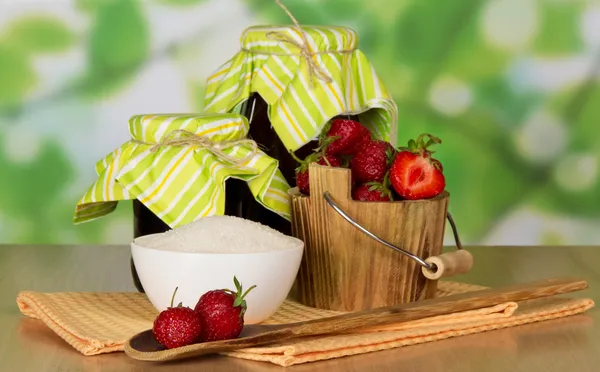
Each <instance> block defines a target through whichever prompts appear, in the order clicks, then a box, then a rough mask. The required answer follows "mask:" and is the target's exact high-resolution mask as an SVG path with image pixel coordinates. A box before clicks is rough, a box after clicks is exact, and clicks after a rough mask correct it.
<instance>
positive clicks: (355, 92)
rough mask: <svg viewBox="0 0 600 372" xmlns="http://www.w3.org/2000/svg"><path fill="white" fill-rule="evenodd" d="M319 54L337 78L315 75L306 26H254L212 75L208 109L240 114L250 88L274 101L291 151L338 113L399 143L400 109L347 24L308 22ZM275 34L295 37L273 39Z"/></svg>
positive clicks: (276, 123)
mask: <svg viewBox="0 0 600 372" xmlns="http://www.w3.org/2000/svg"><path fill="white" fill-rule="evenodd" d="M302 29H303V30H304V33H305V35H306V38H307V40H308V44H309V45H308V47H309V50H310V52H312V53H315V52H316V53H318V54H313V55H312V58H313V59H314V60H315V62H316V63H317V64H318V65H319V66H320V67H321V68H322V69H324V70H325V71H326V72H327V74H328V75H329V77H330V78H331V80H332V81H331V82H326V81H324V80H320V79H318V78H315V79H312V81H313V82H314V86H311V81H310V80H311V79H309V76H310V75H309V73H308V63H307V61H306V60H305V59H304V58H303V57H301V56H300V55H299V53H300V48H299V47H298V45H295V44H299V45H303V38H302V37H301V34H300V31H299V30H298V29H296V28H294V27H291V26H260V27H251V28H248V29H247V30H246V31H245V32H244V33H243V35H242V37H241V46H242V48H241V50H240V52H238V53H237V54H236V55H235V56H233V58H231V59H230V60H229V61H228V62H226V63H225V64H224V65H222V66H221V67H220V68H219V69H218V70H217V71H216V72H215V73H214V74H213V75H212V76H210V77H209V78H208V81H207V88H206V94H205V102H204V109H205V111H206V112H215V113H225V112H235V111H236V110H237V108H238V107H239V105H240V104H241V103H243V102H244V101H245V100H247V99H248V97H249V96H250V95H251V93H254V92H257V93H259V94H260V95H261V97H262V98H263V99H264V100H265V101H266V102H267V104H268V105H269V118H270V121H271V123H272V125H273V128H274V129H275V131H276V132H277V134H278V135H279V137H280V138H281V140H282V142H283V144H284V145H285V146H286V148H288V149H290V150H292V151H295V150H297V149H299V148H300V147H302V146H303V145H304V144H306V143H307V142H309V141H310V140H311V139H313V138H315V137H316V136H318V135H319V134H320V133H321V130H322V128H323V127H324V126H325V124H326V123H327V122H328V121H329V120H330V119H331V118H332V117H334V116H338V115H358V117H359V121H360V122H362V123H363V124H365V125H366V126H367V127H368V128H369V129H370V130H371V132H372V133H373V135H374V136H375V137H377V138H379V139H384V140H387V141H391V142H392V144H394V145H395V141H396V127H397V116H398V109H397V106H396V104H395V102H394V101H393V100H392V98H391V96H390V94H389V93H388V91H387V90H386V88H385V87H384V85H383V83H382V82H381V80H380V79H379V77H378V76H377V74H376V73H375V69H374V68H373V66H372V65H371V63H370V62H369V61H368V60H367V58H366V57H365V55H364V54H363V53H362V52H361V51H360V50H359V49H358V48H357V45H358V37H357V34H356V33H355V32H354V31H353V30H351V29H349V28H345V27H317V26H315V27H303V28H302ZM273 32H276V33H279V37H281V36H283V37H285V38H289V40H291V41H292V42H286V41H281V40H274V38H273V35H269V34H271V33H273Z"/></svg>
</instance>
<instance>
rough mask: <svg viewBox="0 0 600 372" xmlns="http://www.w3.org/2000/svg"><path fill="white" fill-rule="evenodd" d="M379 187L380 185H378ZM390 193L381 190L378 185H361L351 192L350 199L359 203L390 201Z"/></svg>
mask: <svg viewBox="0 0 600 372" xmlns="http://www.w3.org/2000/svg"><path fill="white" fill-rule="evenodd" d="M380 185H381V184H380ZM390 196H391V191H390V190H389V189H388V190H387V191H386V190H382V189H380V188H379V186H378V185H370V184H367V183H365V184H362V185H360V186H358V187H357V188H356V189H354V191H352V199H354V200H359V201H368V202H377V201H392V199H391V197H390Z"/></svg>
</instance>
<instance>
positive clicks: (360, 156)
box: [351, 140, 395, 184]
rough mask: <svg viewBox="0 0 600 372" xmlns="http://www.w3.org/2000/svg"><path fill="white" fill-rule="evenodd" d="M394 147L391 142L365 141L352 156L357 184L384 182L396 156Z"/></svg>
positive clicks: (354, 180)
mask: <svg viewBox="0 0 600 372" xmlns="http://www.w3.org/2000/svg"><path fill="white" fill-rule="evenodd" d="M394 152H395V150H394V148H393V146H392V145H391V144H390V143H389V142H385V141H380V140H370V141H368V142H366V143H364V144H363V145H362V147H361V149H360V150H359V151H358V153H357V154H356V155H355V156H354V158H352V162H351V168H352V180H353V182H354V183H356V184H363V183H369V182H380V183H381V182H383V180H384V178H385V175H386V174H387V172H388V167H389V165H390V164H391V161H392V160H393V157H394Z"/></svg>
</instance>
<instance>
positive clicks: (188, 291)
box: [131, 235, 304, 324]
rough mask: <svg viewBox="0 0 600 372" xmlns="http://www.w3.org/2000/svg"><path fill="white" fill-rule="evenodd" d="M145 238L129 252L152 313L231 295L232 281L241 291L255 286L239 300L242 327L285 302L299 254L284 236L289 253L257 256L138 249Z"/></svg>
mask: <svg viewBox="0 0 600 372" xmlns="http://www.w3.org/2000/svg"><path fill="white" fill-rule="evenodd" d="M150 236H151V235H146V236H142V237H139V238H137V239H135V240H134V241H133V242H132V243H131V253H132V256H133V261H134V263H135V268H136V270H137V273H138V276H139V278H140V282H141V283H142V285H143V286H144V290H145V291H146V294H147V295H148V298H149V299H150V302H152V304H153V305H154V307H155V308H156V309H157V310H158V311H162V310H165V309H166V308H167V307H168V306H169V305H170V303H171V297H172V295H173V291H174V290H175V287H178V289H177V294H176V295H175V301H174V305H176V304H178V303H179V302H182V303H183V305H184V306H189V307H191V308H192V309H193V308H194V307H195V306H196V303H197V302H198V299H199V298H200V296H201V295H203V294H204V293H206V292H208V291H210V290H213V289H222V288H229V289H231V290H235V285H234V283H233V277H234V276H236V277H237V279H238V280H239V281H240V283H241V284H242V286H243V289H244V291H245V290H246V289H248V288H249V287H250V286H252V285H256V288H254V289H253V290H252V291H250V293H248V295H247V296H246V297H245V299H246V303H247V305H248V309H247V311H246V314H245V316H244V321H245V323H246V324H252V323H259V322H261V321H263V320H265V319H267V318H268V317H269V316H271V315H272V314H273V313H274V312H275V311H276V310H277V308H279V306H281V304H282V303H283V301H284V300H285V298H286V297H287V295H288V293H289V291H290V289H291V288H292V285H293V283H294V280H295V278H296V274H297V273H298V269H299V267H300V261H301V260H302V254H303V251H304V242H302V241H301V240H299V239H296V238H292V237H290V240H291V241H292V242H294V243H295V244H291V248H289V249H283V250H282V249H278V250H273V251H268V252H259V253H195V252H176V251H169V250H160V249H156V248H149V247H145V246H144V239H146V238H148V237H150Z"/></svg>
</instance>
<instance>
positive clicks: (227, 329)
mask: <svg viewBox="0 0 600 372" xmlns="http://www.w3.org/2000/svg"><path fill="white" fill-rule="evenodd" d="M233 282H234V283H235V287H236V290H237V292H233V291H231V290H229V289H218V290H213V291H209V292H206V293H205V294H203V295H202V297H200V299H199V300H198V303H197V304H196V307H195V308H194V310H195V311H196V313H198V314H199V315H200V319H201V320H202V336H201V339H202V341H219V340H229V339H232V338H236V337H238V336H239V335H240V333H241V332H242V329H243V328H244V313H245V312H246V300H244V297H246V295H247V294H248V292H250V291H251V290H252V289H253V288H254V287H256V286H252V287H250V288H249V289H248V290H247V291H246V292H244V294H242V285H241V284H240V282H239V281H238V280H237V278H236V277H233Z"/></svg>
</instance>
